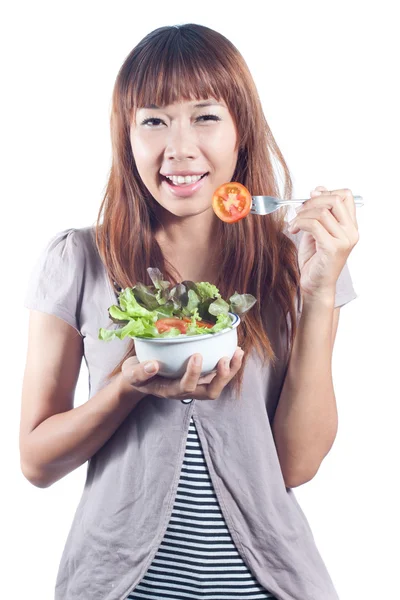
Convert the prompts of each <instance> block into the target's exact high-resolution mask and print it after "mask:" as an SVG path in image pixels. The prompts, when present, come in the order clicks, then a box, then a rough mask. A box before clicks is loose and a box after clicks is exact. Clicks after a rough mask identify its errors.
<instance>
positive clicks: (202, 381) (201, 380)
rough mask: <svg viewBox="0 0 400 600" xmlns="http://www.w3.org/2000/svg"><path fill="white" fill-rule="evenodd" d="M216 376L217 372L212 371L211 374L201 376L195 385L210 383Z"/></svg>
mask: <svg viewBox="0 0 400 600" xmlns="http://www.w3.org/2000/svg"><path fill="white" fill-rule="evenodd" d="M216 375H217V371H216V370H215V371H212V372H211V373H208V374H207V375H203V376H202V377H200V378H199V381H198V382H197V385H204V384H205V383H211V381H212V380H213V379H214V377H215V376H216Z"/></svg>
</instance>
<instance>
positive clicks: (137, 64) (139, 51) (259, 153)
mask: <svg viewBox="0 0 400 600" xmlns="http://www.w3.org/2000/svg"><path fill="white" fill-rule="evenodd" d="M210 97H213V98H216V99H217V100H218V101H219V100H221V99H222V100H223V101H225V103H226V105H227V107H228V109H229V111H230V113H231V115H232V118H233V120H234V122H235V124H236V128H237V131H238V160H237V164H236V168H235V172H234V174H233V177H232V180H231V181H237V182H240V183H242V184H243V185H244V186H246V188H248V190H249V191H250V193H251V194H252V195H271V196H278V197H279V196H280V191H279V185H278V182H277V175H276V173H274V167H273V163H272V160H273V158H275V159H276V160H277V162H278V163H279V164H280V166H281V168H282V170H283V180H284V189H283V194H282V197H284V198H285V199H290V198H291V195H292V181H291V178H290V173H289V169H288V167H287V165H286V163H285V161H284V158H283V156H282V154H281V152H280V150H279V148H278V146H277V144H276V142H275V139H274V137H273V135H272V133H271V130H270V128H269V126H268V124H267V122H266V119H265V116H264V113H263V110H262V106H261V102H260V99H259V96H258V93H257V89H256V86H255V83H254V81H253V78H252V76H251V74H250V72H249V69H248V67H247V65H246V63H245V61H244V59H243V57H242V56H241V54H240V53H239V51H238V50H237V49H236V47H235V46H234V45H233V44H232V43H231V42H230V41H229V40H228V39H227V38H225V37H224V36H223V35H221V34H220V33H218V32H216V31H214V30H212V29H210V28H208V27H205V26H202V25H197V24H192V23H190V24H185V25H180V26H168V27H160V28H158V29H156V30H154V31H152V32H151V33H149V34H148V35H147V36H146V37H145V38H143V39H142V41H141V42H140V43H139V44H138V45H137V46H136V47H135V48H134V49H133V50H132V51H131V52H130V54H129V55H128V56H127V58H126V60H125V61H124V63H123V65H122V67H121V69H120V71H119V73H118V75H117V78H116V82H115V86H114V90H113V97H112V108H111V138H112V166H111V171H110V175H109V179H108V183H107V187H106V191H105V195H104V198H103V201H102V204H101V206H100V210H99V214H98V218H97V224H96V245H97V248H98V251H99V254H100V256H101V259H102V261H103V263H104V265H105V267H106V269H107V273H108V277H109V279H110V282H111V283H112V285H114V286H118V288H120V289H124V288H126V287H133V286H134V285H135V284H136V283H137V282H139V281H141V282H143V283H144V284H146V285H150V284H151V280H150V278H149V275H148V273H147V271H146V269H147V267H150V266H151V267H158V268H159V269H160V271H161V272H162V273H163V274H164V279H169V280H170V281H171V283H172V284H176V283H179V281H180V276H179V273H178V272H177V271H176V269H175V268H174V266H173V265H172V264H171V263H170V262H168V261H167V260H166V258H164V256H163V254H162V251H161V248H160V246H159V244H158V242H157V241H156V239H155V237H154V230H155V225H156V223H157V216H156V207H157V202H156V200H155V199H154V198H153V197H152V196H151V194H150V192H149V191H148V189H147V188H146V187H145V185H144V184H143V182H142V180H141V177H140V176H139V173H138V171H137V168H136V164H135V160H134V158H133V154H132V150H131V144H130V127H131V123H132V120H133V119H134V116H135V112H136V110H137V108H140V107H143V106H146V105H149V104H156V105H157V106H166V105H169V104H173V103H175V102H180V101H182V100H201V99H205V98H210ZM210 202H211V199H210ZM286 212H287V209H286V208H282V209H280V210H278V211H276V212H275V213H273V214H271V215H266V216H263V217H259V216H257V215H252V214H249V215H248V216H247V217H246V218H244V219H242V220H240V221H238V222H237V223H235V224H229V223H225V222H223V221H221V220H220V219H218V217H215V219H216V220H217V221H218V227H219V230H218V235H217V240H223V247H221V248H220V250H219V252H220V271H219V274H218V278H217V281H213V282H211V283H214V284H215V285H216V286H217V287H218V288H219V290H220V293H221V295H222V297H223V298H225V299H228V298H229V297H230V296H231V295H232V294H233V293H234V292H235V291H237V292H239V293H240V294H243V293H249V294H253V296H255V297H256V298H257V303H256V304H255V305H254V306H253V307H252V308H251V309H250V310H249V311H248V312H247V313H245V314H244V315H243V318H242V322H241V324H240V326H239V327H238V344H239V345H240V346H241V347H242V348H243V350H244V352H245V354H244V357H243V364H242V367H241V369H240V371H239V373H238V374H237V376H236V377H235V378H234V380H233V381H232V384H233V385H234V388H235V391H236V392H237V393H240V390H241V386H242V381H243V370H244V367H245V364H246V360H247V359H248V357H249V353H250V350H254V349H255V350H256V352H257V353H258V355H259V356H260V357H261V358H262V359H264V360H265V361H268V362H270V363H271V364H272V366H273V365H274V364H275V363H276V355H275V352H274V349H273V347H272V344H271V341H270V339H269V337H268V334H267V318H268V307H269V306H270V302H273V303H275V305H276V306H277V307H278V308H279V309H280V310H279V311H278V312H280V315H281V317H282V319H283V320H284V322H285V324H286V334H287V343H288V348H289V349H290V348H291V347H292V344H293V341H294V337H295V335H296V294H297V293H298V285H299V270H298V262H297V249H296V246H295V244H294V243H293V242H292V241H291V240H290V239H289V238H288V237H287V236H286V235H285V234H284V233H283V229H284V226H285V215H286ZM102 213H104V218H103V222H102V223H100V221H101V217H102ZM216 251H218V249H216ZM288 316H289V317H290V323H289V322H288ZM134 355H135V350H134V341H133V340H132V343H131V344H130V346H129V348H128V351H127V352H126V354H125V356H124V358H123V359H122V360H121V361H120V363H119V364H118V365H117V366H116V367H115V369H114V370H113V371H112V372H111V373H110V374H109V375H108V376H107V378H108V379H111V378H112V377H114V376H115V375H116V374H117V373H118V372H119V371H120V370H121V367H122V364H123V362H124V360H126V359H127V358H128V357H129V356H134Z"/></svg>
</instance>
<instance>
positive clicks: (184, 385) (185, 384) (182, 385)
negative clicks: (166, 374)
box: [179, 353, 203, 393]
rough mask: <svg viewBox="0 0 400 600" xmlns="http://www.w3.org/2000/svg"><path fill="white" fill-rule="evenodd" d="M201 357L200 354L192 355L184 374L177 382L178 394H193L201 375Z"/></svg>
mask: <svg viewBox="0 0 400 600" xmlns="http://www.w3.org/2000/svg"><path fill="white" fill-rule="evenodd" d="M202 364H203V357H202V355H201V354H199V353H197V354H193V356H191V357H190V359H189V362H188V364H187V367H186V371H185V374H184V375H183V377H182V378H181V379H180V380H179V390H180V393H186V392H194V391H195V389H196V387H197V384H198V381H199V378H200V374H201V367H202Z"/></svg>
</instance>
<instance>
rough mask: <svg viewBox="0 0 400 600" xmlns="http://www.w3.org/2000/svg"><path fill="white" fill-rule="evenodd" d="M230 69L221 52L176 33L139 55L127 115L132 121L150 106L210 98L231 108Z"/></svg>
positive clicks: (130, 80)
mask: <svg viewBox="0 0 400 600" xmlns="http://www.w3.org/2000/svg"><path fill="white" fill-rule="evenodd" d="M196 42H197V43H196ZM135 62H136V61H135ZM224 62H225V63H226V64H224ZM229 66H230V65H229V62H228V61H226V55H225V61H224V60H223V53H222V52H221V53H219V52H218V50H217V49H216V50H215V51H210V48H209V47H205V46H204V45H201V44H199V41H198V39H194V40H193V39H185V37H184V36H183V35H181V33H180V32H179V31H178V30H176V29H174V30H173V31H172V32H171V34H170V36H168V38H167V39H165V36H160V38H159V39H158V40H154V39H153V41H152V44H151V51H147V48H142V49H141V50H140V51H139V53H138V56H137V64H136V65H135V77H132V78H129V79H128V86H127V87H128V89H127V98H126V102H127V107H126V108H127V110H128V115H129V117H133V116H134V113H135V111H136V110H137V109H138V108H143V107H146V106H147V107H149V106H150V105H156V106H159V107H162V106H167V105H169V104H174V103H175V102H181V101H190V100H204V99H208V98H215V99H216V100H217V101H218V102H219V101H221V100H222V101H225V103H226V104H227V106H228V107H229V105H230V101H231V98H232V82H233V81H234V80H235V77H234V74H233V73H229V70H230V69H229ZM231 108H232V107H231Z"/></svg>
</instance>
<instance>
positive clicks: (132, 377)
mask: <svg viewBox="0 0 400 600" xmlns="http://www.w3.org/2000/svg"><path fill="white" fill-rule="evenodd" d="M196 356H198V357H200V363H199V364H196V363H195V358H196ZM242 358H243V350H242V349H241V348H240V347H239V346H238V347H237V348H236V350H235V354H234V355H233V357H232V359H231V360H229V358H228V357H224V358H221V360H220V361H219V362H218V364H217V369H216V371H213V372H212V373H209V374H208V375H204V376H203V377H200V373H201V368H202V363H203V357H202V355H201V354H193V356H191V357H190V360H189V362H188V365H187V368H186V372H185V373H184V375H183V376H182V378H181V379H168V378H167V377H161V376H158V375H157V371H158V369H159V364H158V362H157V361H147V362H145V363H139V361H138V359H137V357H136V356H131V357H130V358H127V359H126V361H125V362H124V363H123V365H122V373H121V376H122V378H123V380H124V383H127V384H128V385H129V386H131V387H132V389H134V390H137V391H139V392H140V393H142V394H144V395H145V396H147V395H151V396H157V397H158V398H171V399H174V400H185V399H186V398H196V399H198V400H215V399H216V398H218V397H219V396H220V394H221V392H222V390H223V389H224V387H225V386H226V385H227V384H228V383H229V381H231V379H233V377H234V376H235V375H236V373H237V372H238V371H239V369H240V367H241V364H242ZM150 363H151V364H154V366H155V370H154V371H152V372H146V371H145V367H146V366H147V365H148V364H150Z"/></svg>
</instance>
